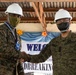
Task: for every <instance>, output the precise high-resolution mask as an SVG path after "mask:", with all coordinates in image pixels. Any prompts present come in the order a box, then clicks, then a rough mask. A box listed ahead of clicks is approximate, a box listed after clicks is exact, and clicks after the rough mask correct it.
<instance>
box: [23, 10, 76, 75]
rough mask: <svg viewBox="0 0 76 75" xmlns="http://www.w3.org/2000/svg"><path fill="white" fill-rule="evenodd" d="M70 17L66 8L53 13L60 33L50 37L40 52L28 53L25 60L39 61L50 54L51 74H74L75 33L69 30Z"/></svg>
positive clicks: (75, 69)
mask: <svg viewBox="0 0 76 75" xmlns="http://www.w3.org/2000/svg"><path fill="white" fill-rule="evenodd" d="M71 20H72V17H71V15H70V13H69V12H68V11H67V10H64V9H60V10H58V11H57V12H56V14H55V19H54V21H55V22H56V24H57V27H58V29H59V30H60V32H61V34H60V35H59V36H58V37H56V38H54V39H52V40H51V41H50V42H49V43H48V44H47V45H46V47H45V48H43V49H42V50H41V52H40V54H37V55H29V54H26V53H25V54H24V55H25V57H26V56H27V55H28V59H27V60H26V61H28V62H32V63H40V62H44V61H45V60H47V59H48V58H49V57H50V56H51V55H52V60H53V75H76V33H73V32H72V31H71V30H69V27H70V24H71Z"/></svg>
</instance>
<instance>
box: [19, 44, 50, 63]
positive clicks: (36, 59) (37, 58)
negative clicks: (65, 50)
mask: <svg viewBox="0 0 76 75" xmlns="http://www.w3.org/2000/svg"><path fill="white" fill-rule="evenodd" d="M50 56H51V43H49V44H47V45H46V47H45V48H44V49H42V50H41V52H40V53H39V54H37V55H29V54H26V53H25V52H21V57H20V58H23V59H24V61H28V62H32V63H40V62H44V61H46V60H47V59H48V58H49V57H50Z"/></svg>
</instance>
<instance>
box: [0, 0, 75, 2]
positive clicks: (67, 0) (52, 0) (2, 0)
mask: <svg viewBox="0 0 76 75" xmlns="http://www.w3.org/2000/svg"><path fill="white" fill-rule="evenodd" d="M0 2H76V0H58V1H57V0H0Z"/></svg>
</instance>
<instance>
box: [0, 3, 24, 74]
mask: <svg viewBox="0 0 76 75" xmlns="http://www.w3.org/2000/svg"><path fill="white" fill-rule="evenodd" d="M5 14H6V15H7V20H6V22H4V24H3V25H0V75H24V72H23V67H22V66H21V61H20V59H21V58H23V57H21V55H20V54H21V52H20V49H21V44H20V37H19V35H18V34H17V31H16V28H15V27H16V26H17V25H18V24H19V23H20V19H21V16H23V11H22V8H21V7H20V6H19V4H17V3H13V4H11V5H9V6H8V7H7V9H6V11H5Z"/></svg>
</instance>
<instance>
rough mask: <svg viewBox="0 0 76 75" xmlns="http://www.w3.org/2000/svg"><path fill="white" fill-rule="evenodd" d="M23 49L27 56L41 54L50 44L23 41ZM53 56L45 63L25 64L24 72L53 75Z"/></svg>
mask: <svg viewBox="0 0 76 75" xmlns="http://www.w3.org/2000/svg"><path fill="white" fill-rule="evenodd" d="M21 42H22V49H21V51H25V52H26V53H27V54H31V55H34V54H39V53H40V51H41V50H42V48H44V47H45V46H46V44H47V43H48V42H27V41H24V40H22V41H21ZM52 65H53V64H52V56H50V57H49V58H48V59H47V60H46V61H45V62H43V63H38V64H35V63H29V62H25V63H24V64H23V67H24V72H25V73H27V72H38V73H48V74H50V75H52V71H53V70H52Z"/></svg>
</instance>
